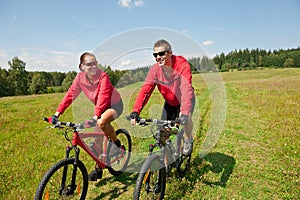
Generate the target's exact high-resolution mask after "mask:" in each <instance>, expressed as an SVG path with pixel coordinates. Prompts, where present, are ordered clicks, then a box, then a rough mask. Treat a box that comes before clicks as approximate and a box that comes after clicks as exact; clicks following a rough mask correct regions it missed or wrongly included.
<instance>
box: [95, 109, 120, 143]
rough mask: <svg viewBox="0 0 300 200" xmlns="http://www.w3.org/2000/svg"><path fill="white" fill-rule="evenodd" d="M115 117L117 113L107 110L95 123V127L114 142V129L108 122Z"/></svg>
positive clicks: (115, 138)
mask: <svg viewBox="0 0 300 200" xmlns="http://www.w3.org/2000/svg"><path fill="white" fill-rule="evenodd" d="M116 116H117V112H116V111H115V110H114V109H112V108H110V109H107V110H106V111H105V112H104V113H103V114H102V115H101V118H100V119H98V121H97V125H98V126H99V127H100V128H101V129H102V130H103V131H104V132H105V133H106V134H107V135H108V137H109V138H110V139H111V140H112V141H116V140H117V139H118V138H117V136H116V133H115V129H114V128H113V127H112V125H110V122H112V121H114V120H115V117H116Z"/></svg>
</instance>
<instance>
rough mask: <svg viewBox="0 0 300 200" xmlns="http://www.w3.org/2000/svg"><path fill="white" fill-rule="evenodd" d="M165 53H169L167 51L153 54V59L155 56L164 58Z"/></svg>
mask: <svg viewBox="0 0 300 200" xmlns="http://www.w3.org/2000/svg"><path fill="white" fill-rule="evenodd" d="M167 52H169V51H161V52H158V53H153V56H154V58H156V57H157V56H164V55H165V54H166V53H167Z"/></svg>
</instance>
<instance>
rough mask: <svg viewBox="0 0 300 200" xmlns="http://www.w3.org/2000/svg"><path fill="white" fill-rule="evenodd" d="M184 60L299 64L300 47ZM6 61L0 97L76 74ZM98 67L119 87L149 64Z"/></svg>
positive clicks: (63, 84) (47, 89)
mask: <svg viewBox="0 0 300 200" xmlns="http://www.w3.org/2000/svg"><path fill="white" fill-rule="evenodd" d="M187 60H188V62H189V63H190V66H191V70H192V72H193V73H205V72H226V71H231V70H251V69H257V68H300V47H298V48H295V49H287V50H283V49H279V50H274V51H271V50H269V51H266V50H263V49H258V48H257V49H252V50H249V49H248V48H246V49H244V50H241V49H240V50H234V51H232V52H229V53H228V54H224V53H221V54H220V55H216V56H215V57H214V58H213V59H210V58H209V57H207V56H203V57H197V58H187ZM8 65H9V69H8V70H7V69H4V68H2V67H0V85H1V87H0V97H5V96H18V95H29V94H45V93H56V92H65V91H67V89H68V88H69V87H70V85H71V84H72V81H73V79H74V78H75V76H76V74H77V73H76V72H75V71H70V72H67V73H64V72H45V71H34V72H30V71H26V63H25V62H24V61H22V60H20V59H19V58H18V57H14V58H13V59H12V60H11V61H8ZM99 68H101V69H102V70H104V71H105V72H106V73H108V75H109V76H110V79H111V82H112V84H113V85H114V86H115V87H117V88H121V87H124V86H126V85H129V84H132V83H135V82H140V81H144V79H145V77H146V75H147V72H148V70H149V68H150V66H147V67H140V68H137V69H132V70H113V69H112V68H111V67H110V66H101V65H99Z"/></svg>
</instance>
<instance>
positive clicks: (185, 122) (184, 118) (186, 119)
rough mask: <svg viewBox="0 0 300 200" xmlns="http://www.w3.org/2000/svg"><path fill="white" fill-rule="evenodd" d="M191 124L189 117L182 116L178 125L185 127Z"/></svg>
mask: <svg viewBox="0 0 300 200" xmlns="http://www.w3.org/2000/svg"><path fill="white" fill-rule="evenodd" d="M188 122H189V118H188V116H187V115H181V116H180V117H179V118H178V123H179V124H181V125H185V124H187V123H188Z"/></svg>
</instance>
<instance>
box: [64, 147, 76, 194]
mask: <svg viewBox="0 0 300 200" xmlns="http://www.w3.org/2000/svg"><path fill="white" fill-rule="evenodd" d="M72 149H74V151H75V162H74V165H73V171H72V180H71V184H70V185H68V186H67V188H66V180H67V172H68V165H66V166H64V169H63V174H62V179H61V185H60V190H59V194H60V195H62V196H69V195H73V194H74V191H75V189H76V188H77V185H76V173H77V162H78V159H79V152H80V149H79V148H77V147H76V146H72V147H70V146H68V147H67V148H66V158H69V157H70V151H71V150H72Z"/></svg>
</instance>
